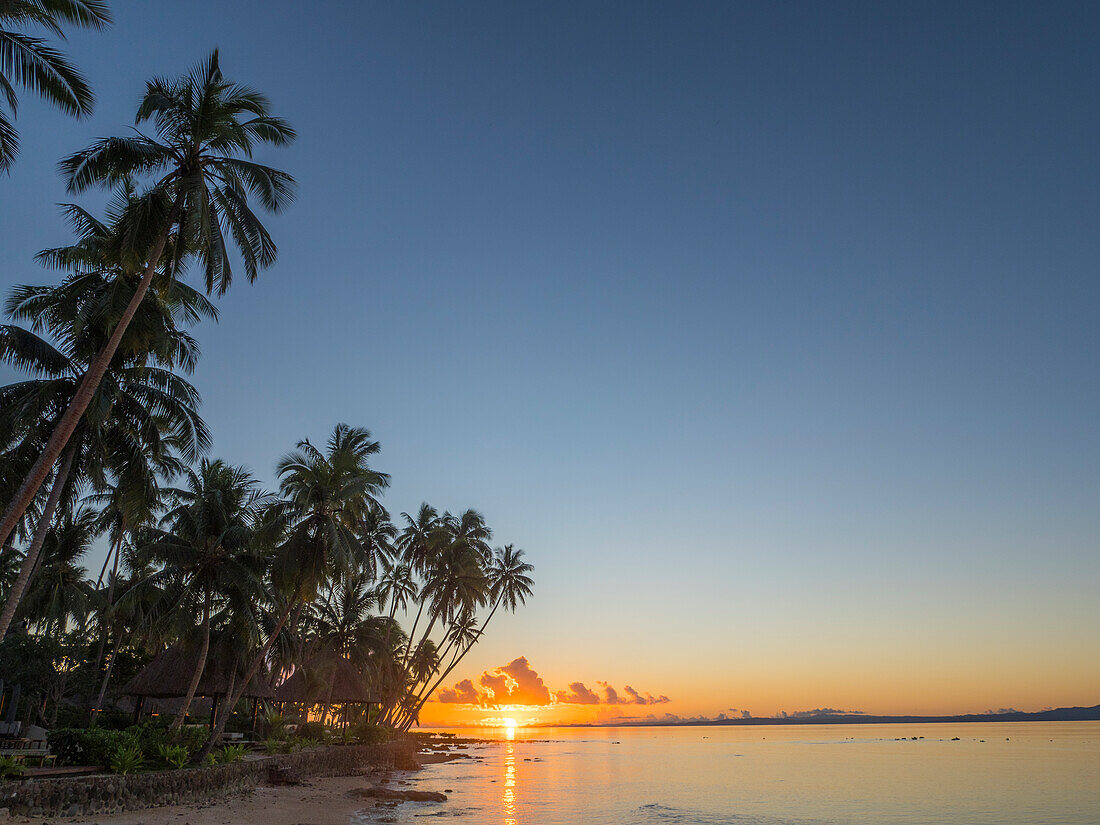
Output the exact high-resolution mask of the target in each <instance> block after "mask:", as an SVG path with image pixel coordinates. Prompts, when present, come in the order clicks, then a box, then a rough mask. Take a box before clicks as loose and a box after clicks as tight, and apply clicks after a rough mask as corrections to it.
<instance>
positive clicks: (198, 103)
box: [0, 51, 294, 544]
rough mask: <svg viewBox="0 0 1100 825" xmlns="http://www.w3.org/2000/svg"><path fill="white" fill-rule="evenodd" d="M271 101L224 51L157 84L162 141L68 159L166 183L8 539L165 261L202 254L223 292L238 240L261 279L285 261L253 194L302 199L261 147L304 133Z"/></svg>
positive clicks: (137, 216) (72, 182)
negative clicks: (260, 155) (225, 71)
mask: <svg viewBox="0 0 1100 825" xmlns="http://www.w3.org/2000/svg"><path fill="white" fill-rule="evenodd" d="M268 108H269V105H268V101H267V99H266V98H265V97H264V96H263V95H262V94H260V93H259V92H257V91H254V90H252V89H249V88H248V87H246V86H242V85H240V84H236V83H232V82H230V81H228V80H226V79H225V77H224V76H223V75H222V73H221V68H220V67H219V63H218V53H217V51H214V52H213V53H212V54H211V55H210V57H209V58H208V59H207V60H206V61H204V62H203V63H202V64H201V65H199V66H198V67H196V69H195V70H194V71H192V72H191V73H190V74H188V75H186V76H185V77H183V78H180V79H178V80H163V79H155V80H152V81H150V82H149V83H148V84H147V87H146V92H145V97H144V98H143V100H142V102H141V105H140V106H139V107H138V111H137V118H136V120H137V123H139V124H141V123H143V122H145V121H152V124H153V127H154V131H155V133H156V137H152V136H150V135H146V134H145V133H143V132H137V133H136V134H134V135H132V136H127V137H115V138H105V139H103V140H100V141H98V142H97V143H95V144H93V145H92V146H91V147H89V148H88V149H86V150H84V151H81V152H77V153H76V154H74V155H71V156H70V157H68V158H66V159H65V160H64V161H62V163H61V170H62V172H63V174H64V175H65V176H66V178H67V179H68V185H69V189H70V191H73V192H80V191H83V190H85V189H88V188H89V187H92V186H103V185H107V186H114V185H116V184H117V183H119V182H120V181H129V180H131V179H134V178H146V179H153V180H154V181H155V182H154V184H153V186H152V188H151V189H150V190H149V191H148V192H147V193H146V194H145V195H144V196H143V197H142V198H141V199H140V200H141V203H142V208H141V209H135V210H130V211H129V212H128V213H127V218H128V226H127V229H128V232H127V234H126V235H125V237H126V238H127V239H129V243H128V247H127V250H126V256H127V257H133V256H135V255H136V256H140V258H141V259H142V260H144V261H146V264H145V268H144V271H143V273H142V276H141V279H140V281H138V283H137V285H136V289H135V290H134V292H133V294H132V296H131V298H130V300H129V302H128V304H127V306H126V308H125V309H124V310H123V312H122V314H121V316H120V317H119V318H118V319H117V321H116V323H115V324H114V327H113V330H112V332H111V334H110V336H109V338H108V339H107V340H106V342H105V343H104V345H103V347H102V349H101V350H100V351H99V352H98V354H97V355H96V356H95V358H94V359H92V360H91V362H90V363H89V365H88V368H87V370H86V371H85V373H84V375H83V378H82V380H81V382H80V385H79V387H78V388H77V390H76V392H75V393H74V394H73V396H72V398H71V400H70V401H69V403H68V405H67V407H66V409H65V412H64V413H63V414H62V415H61V416H60V418H59V419H58V422H57V425H56V427H55V429H54V431H53V432H52V433H51V435H50V437H49V439H48V441H47V442H46V445H45V447H44V449H43V450H42V453H41V455H40V456H39V458H38V460H37V461H36V462H35V464H34V466H33V467H32V468H31V469H30V470H29V471H28V473H27V475H26V477H25V478H24V480H23V482H22V484H21V485H20V486H19V488H18V490H17V491H16V493H15V495H14V497H13V498H12V500H11V502H10V503H9V505H8V507H7V509H6V511H5V513H4V516H3V518H2V519H0V544H2V543H3V541H4V540H6V538H7V536H8V535H10V533H11V532H12V530H13V529H14V528H15V526H16V523H17V522H18V521H19V519H20V517H21V516H22V514H23V512H24V511H25V510H26V509H27V507H28V506H29V505H30V503H31V501H32V500H33V499H34V496H35V494H36V492H37V490H38V489H39V487H41V486H42V484H43V482H45V480H46V478H47V477H48V476H49V474H50V471H51V469H52V468H53V466H54V464H55V463H56V462H57V460H58V457H59V456H60V455H61V452H62V451H63V450H64V448H65V445H66V444H67V443H68V441H69V439H70V438H71V436H72V434H73V431H74V430H75V429H76V426H77V424H78V423H79V421H80V419H81V417H82V416H83V415H84V412H85V410H87V409H88V406H89V404H91V402H92V400H93V398H94V397H95V394H96V391H97V389H98V388H99V385H100V383H101V382H102V380H103V376H104V375H105V374H106V372H107V370H108V368H109V366H110V364H111V362H112V359H113V358H114V356H115V352H116V350H117V349H118V348H119V345H120V343H121V341H122V337H123V335H124V334H125V333H126V330H127V328H128V326H129V325H130V322H131V319H132V318H133V317H134V315H135V313H136V312H137V309H138V307H139V306H140V305H141V303H142V301H143V300H144V298H145V295H146V293H147V292H148V290H149V288H150V287H151V286H152V284H153V281H154V278H155V276H156V274H157V272H158V270H159V269H161V268H162V267H163V265H164V263H165V261H166V260H167V262H168V263H169V264H170V267H169V268H170V269H171V273H172V274H175V272H176V269H177V268H178V266H179V265H180V262H181V261H182V260H183V259H184V258H185V257H194V258H196V259H197V260H198V262H199V263H200V264H201V265H202V266H203V268H204V270H205V278H206V287H207V290H208V291H213V290H215V289H216V290H217V291H218V292H219V293H222V292H224V291H225V290H226V289H227V288H228V287H229V284H230V283H231V281H232V265H231V261H230V251H229V250H230V246H231V245H235V246H236V248H237V250H238V252H239V253H240V255H241V258H242V260H243V262H244V267H245V273H246V275H247V276H248V278H249V279H250V280H252V279H254V278H255V277H256V275H257V272H258V270H259V269H260V268H262V267H266V266H269V265H270V264H271V263H273V262H274V260H275V254H276V251H275V244H274V242H273V241H272V240H271V237H270V235H269V234H268V232H267V230H266V229H265V228H264V226H263V224H262V223H260V220H259V218H257V216H256V215H255V213H254V212H253V211H252V207H251V205H250V204H249V197H250V196H252V197H255V198H256V199H257V200H259V202H260V204H261V205H262V206H263V207H264V208H266V209H268V210H269V211H273V212H274V211H278V210H280V209H282V208H283V207H284V206H285V205H286V204H287V203H289V202H290V200H292V198H293V194H294V181H293V179H292V178H291V177H290V176H289V175H287V174H286V173H285V172H280V171H278V170H276V169H272V168H270V167H268V166H264V165H262V164H259V163H255V162H254V161H252V160H251V156H252V152H253V150H254V149H255V148H256V147H257V146H258V145H260V144H263V143H269V144H273V145H277V146H281V145H285V144H287V143H289V142H290V141H292V140H293V139H294V130H293V129H291V128H290V126H289V125H288V124H287V123H286V122H285V121H283V120H282V119H281V118H277V117H273V116H272V115H270V114H269V112H268ZM224 233H228V235H229V236H230V237H231V238H232V243H230V242H229V241H227V239H226V237H225V234H224ZM170 242H171V244H172V248H171V249H169V243H170ZM166 250H167V256H166Z"/></svg>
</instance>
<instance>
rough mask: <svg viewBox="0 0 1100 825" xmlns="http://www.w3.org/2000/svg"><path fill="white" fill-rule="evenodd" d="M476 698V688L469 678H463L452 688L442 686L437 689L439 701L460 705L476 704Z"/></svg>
mask: <svg viewBox="0 0 1100 825" xmlns="http://www.w3.org/2000/svg"><path fill="white" fill-rule="evenodd" d="M477 700H478V694H477V688H476V687H474V683H473V682H471V681H470V680H469V679H463V680H462V681H461V682H459V683H458V684H456V685H455V686H454V687H453V688H443V689H442V690H441V691H439V701H440V702H448V703H452V704H460V705H476V704H477Z"/></svg>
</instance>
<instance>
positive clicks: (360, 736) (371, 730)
mask: <svg viewBox="0 0 1100 825" xmlns="http://www.w3.org/2000/svg"><path fill="white" fill-rule="evenodd" d="M351 731H352V736H353V738H354V739H355V741H356V742H359V743H361V744H363V745H380V744H382V743H383V742H389V741H390V729H389V728H384V727H382V726H381V725H376V724H374V723H373V722H360V723H359V724H358V725H356V726H355V727H353V728H352V729H351Z"/></svg>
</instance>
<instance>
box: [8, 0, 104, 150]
mask: <svg viewBox="0 0 1100 825" xmlns="http://www.w3.org/2000/svg"><path fill="white" fill-rule="evenodd" d="M110 21H111V16H110V14H109V13H108V11H107V4H106V3H105V2H102V0H0V93H2V94H3V99H4V101H5V102H6V103H7V105H8V109H10V110H11V116H10V117H9V116H8V115H7V114H6V113H5V112H4V110H3V109H0V172H6V171H8V170H9V169H10V168H11V164H12V161H13V160H14V159H15V155H16V154H17V153H18V152H19V134H18V133H17V132H16V130H15V125H14V124H13V123H12V120H14V119H15V114H16V110H17V109H18V108H19V97H18V95H17V94H16V91H15V90H16V87H21V88H23V89H26V90H27V91H29V92H33V93H35V94H36V95H38V96H39V97H40V98H42V99H43V100H45V101H47V102H48V103H51V104H53V105H54V106H55V107H57V108H58V109H60V110H61V111H63V112H65V114H69V115H73V116H75V117H84V116H85V115H88V114H91V111H92V105H93V103H94V101H95V98H94V97H93V95H92V90H91V88H89V86H88V82H87V81H86V80H85V79H84V77H83V76H82V75H81V74H80V72H78V71H77V70H76V68H75V67H74V66H73V65H72V64H71V63H70V62H69V61H68V59H67V58H66V57H65V55H63V54H62V53H61V52H59V51H58V50H57V49H55V48H53V47H52V46H50V45H49V43H47V41H46V40H44V39H43V38H41V37H37V36H33V35H30V34H27V33H26V31H25V30H26V29H28V28H38V29H43V30H45V31H46V32H49V33H50V34H53V35H54V36H55V37H59V38H61V39H62V40H64V39H65V28H64V27H65V25H71V26H78V27H83V28H90V29H102V28H103V27H104V26H106V25H107V24H108V23H109V22H110Z"/></svg>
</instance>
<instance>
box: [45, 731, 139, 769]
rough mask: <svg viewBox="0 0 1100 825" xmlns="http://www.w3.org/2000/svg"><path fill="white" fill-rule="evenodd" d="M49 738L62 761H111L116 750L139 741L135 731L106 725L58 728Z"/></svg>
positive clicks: (75, 762)
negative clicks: (109, 727) (104, 726)
mask: <svg viewBox="0 0 1100 825" xmlns="http://www.w3.org/2000/svg"><path fill="white" fill-rule="evenodd" d="M48 739H49V743H50V749H51V750H52V751H53V752H54V753H55V754H57V761H58V763H59V764H62V765H109V764H110V762H111V757H112V756H113V755H114V754H115V752H116V751H118V750H119V749H120V748H123V747H125V746H127V745H130V744H134V743H135V742H136V737H135V736H134V734H133V733H131V731H128V730H125V731H122V730H106V729H104V728H56V729H54V730H51V731H50V732H49V734H48Z"/></svg>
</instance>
